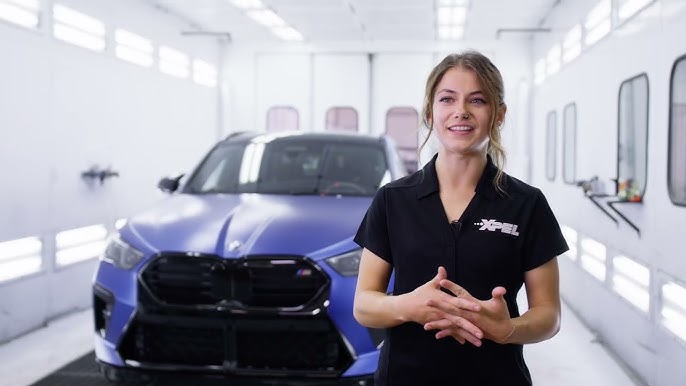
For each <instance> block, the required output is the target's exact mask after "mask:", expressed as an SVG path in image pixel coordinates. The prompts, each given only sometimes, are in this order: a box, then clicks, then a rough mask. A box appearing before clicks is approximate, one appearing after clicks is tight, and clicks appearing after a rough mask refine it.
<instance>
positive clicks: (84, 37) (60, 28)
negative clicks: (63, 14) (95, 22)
mask: <svg viewBox="0 0 686 386" xmlns="http://www.w3.org/2000/svg"><path fill="white" fill-rule="evenodd" d="M53 35H54V36H55V37H56V38H58V39H60V40H63V41H65V42H68V43H71V44H74V45H76V46H79V47H83V48H88V49H90V50H93V51H104V50H105V39H104V38H103V37H97V36H93V35H90V34H88V33H87V32H83V31H81V30H79V29H77V28H73V27H70V26H67V25H65V24H55V25H54V26H53Z"/></svg>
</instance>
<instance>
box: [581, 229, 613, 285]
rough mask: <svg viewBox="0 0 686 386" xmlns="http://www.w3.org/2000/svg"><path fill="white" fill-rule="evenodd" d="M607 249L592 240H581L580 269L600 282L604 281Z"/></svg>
mask: <svg viewBox="0 0 686 386" xmlns="http://www.w3.org/2000/svg"><path fill="white" fill-rule="evenodd" d="M606 255H607V249H606V248H605V246H604V245H603V244H601V243H599V242H597V241H595V240H593V239H590V238H582V239H581V267H582V268H583V269H585V270H586V271H587V272H588V273H590V274H591V275H593V276H594V277H595V278H596V279H598V280H600V281H605V275H606V271H607V269H606V267H605V260H606Z"/></svg>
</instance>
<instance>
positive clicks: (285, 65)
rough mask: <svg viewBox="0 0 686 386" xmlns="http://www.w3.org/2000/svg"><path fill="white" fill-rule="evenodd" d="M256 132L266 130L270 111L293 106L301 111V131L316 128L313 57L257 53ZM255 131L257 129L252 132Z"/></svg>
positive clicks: (299, 119)
mask: <svg viewBox="0 0 686 386" xmlns="http://www.w3.org/2000/svg"><path fill="white" fill-rule="evenodd" d="M256 60H257V72H258V74H259V76H257V77H256V79H255V81H256V85H257V86H256V95H255V107H256V114H257V116H256V117H255V118H256V119H255V122H257V127H255V128H254V130H256V131H264V130H266V117H267V111H268V110H269V108H270V107H273V106H292V107H294V108H295V109H296V110H297V111H298V122H299V127H300V130H303V131H313V126H312V122H311V120H312V56H311V55H310V54H308V53H263V54H257V56H256ZM250 130H253V129H250Z"/></svg>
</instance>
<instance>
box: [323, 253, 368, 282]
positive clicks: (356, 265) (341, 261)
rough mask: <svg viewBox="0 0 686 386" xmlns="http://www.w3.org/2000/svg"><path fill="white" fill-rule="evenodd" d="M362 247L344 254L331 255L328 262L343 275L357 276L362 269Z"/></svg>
mask: <svg viewBox="0 0 686 386" xmlns="http://www.w3.org/2000/svg"><path fill="white" fill-rule="evenodd" d="M361 257H362V249H361V248H360V249H356V250H354V251H350V252H347V253H344V254H342V255H338V256H334V257H329V258H328V259H326V263H327V264H329V265H330V266H331V268H333V269H334V270H336V272H338V273H339V274H341V275H342V276H356V275H357V273H358V272H359V270H360V258H361Z"/></svg>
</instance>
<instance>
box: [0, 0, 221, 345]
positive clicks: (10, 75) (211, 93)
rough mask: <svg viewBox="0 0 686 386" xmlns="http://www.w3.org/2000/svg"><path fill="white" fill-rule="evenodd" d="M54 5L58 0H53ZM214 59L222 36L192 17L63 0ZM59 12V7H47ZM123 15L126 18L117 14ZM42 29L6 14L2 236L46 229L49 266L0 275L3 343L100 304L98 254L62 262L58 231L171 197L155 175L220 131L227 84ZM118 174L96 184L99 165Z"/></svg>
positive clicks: (196, 153) (141, 6)
mask: <svg viewBox="0 0 686 386" xmlns="http://www.w3.org/2000/svg"><path fill="white" fill-rule="evenodd" d="M45 3H46V4H48V3H51V2H45ZM61 3H63V4H65V5H67V6H70V7H73V8H74V9H76V10H79V11H81V12H83V13H87V14H89V15H91V16H94V17H98V18H100V19H102V21H103V22H105V23H106V25H107V28H108V31H112V30H113V29H114V28H115V27H123V28H127V29H130V30H132V31H134V32H137V33H139V34H142V35H144V36H146V37H148V38H151V39H152V40H153V41H154V43H155V44H159V43H160V42H162V43H165V44H169V45H172V46H174V47H176V48H179V49H181V50H186V52H187V53H188V54H189V55H191V57H199V58H203V59H206V60H210V61H214V60H216V57H217V48H218V45H217V44H216V43H215V42H214V41H207V40H205V41H202V40H198V38H194V39H188V38H183V37H181V35H180V34H179V31H181V30H185V29H186V28H187V26H185V25H184V24H183V23H181V22H179V20H178V19H177V18H174V17H171V16H169V15H167V14H165V13H161V12H160V11H159V10H156V9H155V8H153V7H151V6H149V5H148V4H146V3H144V2H139V1H131V0H125V1H118V2H110V1H105V0H99V1H75V0H65V1H64V2H61ZM43 14H44V15H49V14H50V12H49V10H47V11H45V12H44V13H43ZM120 22H121V23H122V24H119V23H120ZM49 26H50V23H49V22H47V21H46V20H44V22H43V24H42V28H41V29H40V30H39V31H30V30H24V29H22V28H17V27H15V26H12V25H8V24H6V23H0V52H2V58H3V59H2V61H0V84H2V85H3V87H1V88H0V108H1V109H2V114H0V178H1V179H2V181H3V187H4V189H1V190H0V213H2V214H3V221H1V222H0V241H6V240H12V239H16V238H21V237H26V236H39V237H41V238H42V239H43V240H44V243H45V250H44V252H43V259H44V264H43V265H44V267H43V270H42V271H41V272H39V273H36V274H33V275H31V276H29V277H25V278H20V279H15V280H11V281H9V282H4V283H0V326H2V328H0V342H1V341H4V340H7V339H10V338H11V337H13V336H16V335H18V334H21V333H23V332H26V331H29V330H31V329H33V328H36V327H38V326H40V325H42V324H43V323H44V322H45V321H46V320H48V319H50V318H52V317H55V316H56V315H59V314H62V313H65V312H68V311H70V310H73V309H77V308H83V307H87V306H89V305H90V302H91V289H90V282H91V278H92V274H93V268H94V263H95V262H94V261H93V260H89V261H85V262H82V263H77V264H74V265H73V266H67V267H61V268H56V267H55V266H54V241H53V240H54V236H55V234H56V233H57V232H59V231H63V230H67V229H72V228H77V227H82V226H87V225H95V224H104V225H105V226H106V227H108V228H109V229H112V228H113V222H114V220H116V219H118V218H121V217H126V216H129V215H131V214H133V213H135V212H137V211H139V210H141V209H142V208H144V207H146V206H148V205H150V204H151V203H152V202H154V201H156V200H159V199H160V198H161V197H163V195H162V193H160V192H159V191H158V190H157V189H156V185H157V181H158V180H159V179H160V178H161V177H163V176H165V175H168V174H170V173H176V172H179V171H190V169H191V168H192V167H193V166H194V165H195V163H196V162H198V161H199V159H200V157H201V156H202V154H203V153H204V152H205V151H206V150H207V149H208V148H209V147H210V146H211V145H212V143H213V142H214V141H215V140H216V139H217V132H218V127H219V123H218V122H217V116H218V115H217V108H218V107H217V89H213V88H207V87H203V86H199V85H196V84H194V83H193V82H192V81H191V80H190V79H177V78H173V77H170V76H166V75H163V74H161V73H160V72H159V71H158V70H157V69H156V67H152V68H144V67H139V66H136V65H133V64H130V63H128V62H124V61H121V60H119V59H117V58H116V57H115V56H114V54H113V47H111V46H109V47H108V48H107V50H106V51H105V52H91V51H88V50H85V49H82V48H79V47H76V46H73V45H70V44H68V43H64V42H62V41H57V40H55V39H54V38H53V37H52V35H51V31H50V29H49ZM94 165H97V166H98V167H100V168H106V167H111V168H112V170H115V171H117V172H119V173H120V176H119V177H118V178H111V179H108V180H106V181H105V183H104V184H103V185H100V183H99V182H97V183H94V184H88V183H86V182H85V181H84V180H83V179H82V178H81V176H80V175H81V172H82V171H84V170H87V169H88V168H90V167H91V166H94Z"/></svg>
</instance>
